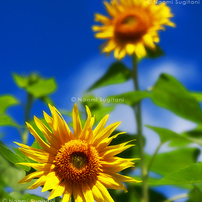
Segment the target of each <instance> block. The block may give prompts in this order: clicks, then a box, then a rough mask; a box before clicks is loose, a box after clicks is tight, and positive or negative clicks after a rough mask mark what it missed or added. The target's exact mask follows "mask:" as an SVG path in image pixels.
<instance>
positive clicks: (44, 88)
mask: <svg viewBox="0 0 202 202" xmlns="http://www.w3.org/2000/svg"><path fill="white" fill-rule="evenodd" d="M56 88H57V86H56V83H55V80H54V78H51V79H47V80H39V81H38V82H37V83H35V84H33V85H30V86H28V87H27V88H26V90H27V91H28V92H29V93H30V94H32V95H33V96H34V97H35V98H41V97H44V96H47V95H49V94H51V93H53V92H55V90H56Z"/></svg>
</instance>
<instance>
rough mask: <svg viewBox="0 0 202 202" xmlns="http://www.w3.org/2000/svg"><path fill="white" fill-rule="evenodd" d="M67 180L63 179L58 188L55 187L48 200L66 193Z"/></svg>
mask: <svg viewBox="0 0 202 202" xmlns="http://www.w3.org/2000/svg"><path fill="white" fill-rule="evenodd" d="M66 183H67V182H66V181H63V182H62V183H60V184H59V185H58V186H57V188H56V189H53V190H52V191H51V193H50V195H49V197H48V200H51V199H53V198H55V197H57V196H62V194H63V193H64V191H65V184H66Z"/></svg>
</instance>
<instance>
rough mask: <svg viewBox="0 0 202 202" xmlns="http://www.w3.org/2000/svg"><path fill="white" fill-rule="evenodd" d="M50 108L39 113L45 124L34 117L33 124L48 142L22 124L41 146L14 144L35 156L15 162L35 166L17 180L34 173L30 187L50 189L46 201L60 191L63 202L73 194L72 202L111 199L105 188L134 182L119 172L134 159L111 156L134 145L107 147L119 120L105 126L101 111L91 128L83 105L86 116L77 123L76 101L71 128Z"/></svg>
mask: <svg viewBox="0 0 202 202" xmlns="http://www.w3.org/2000/svg"><path fill="white" fill-rule="evenodd" d="M49 108H50V111H51V114H52V117H51V116H49V115H48V114H47V113H45V112H44V118H45V120H46V122H47V124H48V125H49V127H47V126H46V125H45V124H44V123H43V122H42V121H41V120H39V119H38V118H37V117H34V121H35V123H36V126H37V127H38V129H39V130H40V131H41V132H42V133H43V134H44V136H45V137H46V139H47V141H48V143H47V142H45V141H44V140H43V139H42V138H41V137H40V136H39V135H38V134H37V132H36V131H35V130H34V128H33V127H32V126H31V125H30V124H29V123H27V126H28V128H29V130H30V132H31V134H32V135H33V136H34V137H35V139H36V141H37V142H38V144H39V145H40V146H41V149H36V148H33V147H29V146H27V145H24V144H20V143H17V144H18V145H19V146H20V148H19V149H20V151H22V153H24V154H25V155H26V156H27V157H28V158H30V159H32V160H34V161H35V162H34V163H28V162H26V163H19V164H20V165H25V166H30V167H32V168H34V169H36V170H37V171H35V172H33V173H31V174H28V175H27V176H25V177H24V178H23V179H22V180H21V181H20V183H27V182H30V181H31V180H32V179H34V178H37V180H36V182H34V184H32V185H31V186H30V187H29V188H30V189H35V188H37V187H39V186H42V185H43V189H42V192H44V191H47V190H52V191H51V193H50V196H49V198H48V200H50V199H53V198H55V197H57V196H62V195H63V198H62V201H63V202H68V201H69V200H70V197H71V195H73V197H74V199H75V201H76V202H81V201H84V202H85V201H86V202H94V200H96V201H99V202H100V201H107V202H112V201H113V199H112V197H111V196H110V194H109V192H108V191H107V188H109V189H122V190H124V191H127V190H126V188H125V186H124V184H122V182H133V183H136V182H138V181H137V180H135V179H133V178H131V177H129V176H124V175H121V174H119V173H118V172H120V171H122V170H123V169H126V168H128V167H134V163H133V161H134V160H135V159H125V158H120V157H117V156H115V155H117V154H119V153H121V152H122V151H124V150H126V149H128V148H130V147H132V146H133V144H128V143H129V142H125V143H122V144H119V145H113V146H109V144H110V143H111V141H112V140H113V139H114V138H116V137H117V136H118V135H120V134H123V133H118V134H116V135H113V136H110V135H111V134H112V133H113V131H114V130H115V129H116V127H117V126H118V125H119V124H120V122H116V123H113V124H111V125H109V126H107V127H105V124H106V122H107V119H108V115H106V116H105V117H104V118H103V119H102V120H101V121H100V123H99V124H98V125H97V126H96V128H95V129H94V130H92V127H93V124H94V120H95V117H92V116H91V112H90V110H89V108H88V107H87V106H86V111H87V120H86V123H85V125H84V127H83V128H82V126H81V121H80V118H79V112H78V108H77V105H76V104H75V105H74V108H73V133H72V132H71V131H70V129H69V127H68V126H67V124H66V122H65V121H64V119H63V117H62V115H61V114H60V113H59V111H58V110H57V109H56V108H55V107H53V106H51V105H49Z"/></svg>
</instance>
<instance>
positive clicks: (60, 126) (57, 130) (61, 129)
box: [49, 105, 70, 144]
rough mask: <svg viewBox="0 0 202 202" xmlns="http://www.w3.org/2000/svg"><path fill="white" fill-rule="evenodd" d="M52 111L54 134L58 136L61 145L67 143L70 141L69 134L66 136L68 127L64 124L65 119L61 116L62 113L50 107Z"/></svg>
mask: <svg viewBox="0 0 202 202" xmlns="http://www.w3.org/2000/svg"><path fill="white" fill-rule="evenodd" d="M49 108H50V110H51V114H52V117H53V127H52V129H53V134H54V135H55V136H57V138H58V140H59V141H60V143H61V144H64V143H66V142H67V141H69V140H70V138H69V134H66V128H65V127H66V126H65V124H64V118H63V117H62V115H61V114H60V112H59V111H58V110H57V109H56V108H55V107H52V106H51V105H49Z"/></svg>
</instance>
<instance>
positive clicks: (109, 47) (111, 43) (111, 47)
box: [102, 39, 117, 53]
mask: <svg viewBox="0 0 202 202" xmlns="http://www.w3.org/2000/svg"><path fill="white" fill-rule="evenodd" d="M116 46H117V45H116V43H115V42H114V40H113V39H111V40H109V42H108V43H107V45H106V46H105V47H104V48H103V49H102V52H103V53H104V52H110V51H112V50H114V49H115V48H116Z"/></svg>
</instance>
